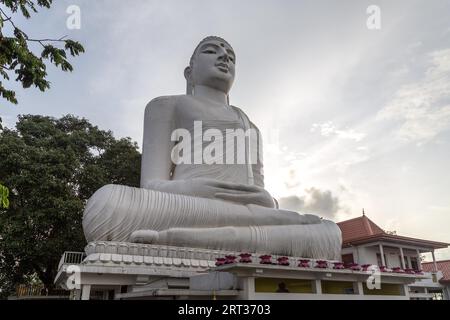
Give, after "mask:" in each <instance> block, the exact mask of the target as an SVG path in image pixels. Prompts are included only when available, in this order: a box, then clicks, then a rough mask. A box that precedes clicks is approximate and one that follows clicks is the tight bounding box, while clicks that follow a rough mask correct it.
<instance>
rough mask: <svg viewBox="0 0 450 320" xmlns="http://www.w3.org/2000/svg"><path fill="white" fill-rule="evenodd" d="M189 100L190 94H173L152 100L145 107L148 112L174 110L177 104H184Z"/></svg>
mask: <svg viewBox="0 0 450 320" xmlns="http://www.w3.org/2000/svg"><path fill="white" fill-rule="evenodd" d="M188 100H189V96H186V95H172V96H161V97H157V98H154V99H153V100H151V101H150V102H149V103H148V104H147V107H146V109H145V111H146V113H148V112H152V113H157V112H164V113H167V112H173V111H175V110H176V108H177V106H179V105H182V104H184V103H185V102H186V101H188Z"/></svg>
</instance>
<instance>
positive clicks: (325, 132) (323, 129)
mask: <svg viewBox="0 0 450 320" xmlns="http://www.w3.org/2000/svg"><path fill="white" fill-rule="evenodd" d="M317 131H318V132H320V134H321V135H322V136H324V137H330V136H336V137H338V138H340V139H349V140H353V141H356V142H360V141H361V140H363V139H364V138H365V137H366V134H365V133H362V132H356V131H355V130H353V129H345V130H342V129H338V128H337V127H336V126H335V125H334V124H333V122H332V121H328V122H325V123H314V124H313V125H312V127H311V132H317Z"/></svg>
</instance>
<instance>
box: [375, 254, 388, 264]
mask: <svg viewBox="0 0 450 320" xmlns="http://www.w3.org/2000/svg"><path fill="white" fill-rule="evenodd" d="M383 256H384V263H386V264H387V260H386V254H384V255H383ZM377 263H378V266H382V265H383V261H382V260H381V254H380V253H377ZM385 267H387V266H386V265H385Z"/></svg>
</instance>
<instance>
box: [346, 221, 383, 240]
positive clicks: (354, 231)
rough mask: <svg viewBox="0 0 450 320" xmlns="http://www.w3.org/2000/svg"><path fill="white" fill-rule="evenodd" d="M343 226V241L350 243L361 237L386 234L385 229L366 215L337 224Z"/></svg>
mask: <svg viewBox="0 0 450 320" xmlns="http://www.w3.org/2000/svg"><path fill="white" fill-rule="evenodd" d="M337 225H338V226H339V228H341V232H342V242H343V243H348V242H351V240H355V239H361V238H365V237H369V236H374V235H378V234H385V232H384V231H383V229H381V228H380V227H379V226H377V225H376V224H375V223H374V222H373V221H372V220H370V219H369V218H367V217H366V216H365V215H363V216H362V217H358V218H354V219H351V220H347V221H342V222H339V223H338V224H337Z"/></svg>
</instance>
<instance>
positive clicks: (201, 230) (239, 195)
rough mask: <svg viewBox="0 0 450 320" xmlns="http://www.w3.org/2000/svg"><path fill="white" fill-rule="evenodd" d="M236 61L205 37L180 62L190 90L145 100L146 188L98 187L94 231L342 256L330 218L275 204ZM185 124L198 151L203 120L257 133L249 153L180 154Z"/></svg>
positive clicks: (99, 236)
mask: <svg viewBox="0 0 450 320" xmlns="http://www.w3.org/2000/svg"><path fill="white" fill-rule="evenodd" d="M235 66H236V56H235V53H234V50H233V48H232V47H231V46H230V44H229V43H228V42H226V41H225V40H224V39H221V38H219V37H207V38H205V39H203V40H202V41H201V42H200V43H199V45H198V46H197V47H196V49H195V50H194V53H193V55H192V58H191V61H190V64H189V66H188V67H187V68H186V69H185V71H184V76H185V78H186V81H187V93H186V95H178V96H166V97H159V98H156V99H154V100H152V101H151V102H150V103H149V104H148V105H147V107H146V110H145V119H144V140H143V154H142V167H141V188H133V187H127V186H121V185H107V186H104V187H103V188H101V189H99V190H98V191H97V192H96V193H95V194H94V195H93V196H92V197H91V198H90V200H89V201H88V204H87V206H86V208H85V211H84V216H83V229H84V233H85V236H86V239H87V240H88V241H127V242H138V243H151V244H158V245H171V246H180V247H194V248H207V249H217V250H226V251H242V252H258V253H259V252H263V253H269V254H280V255H288V256H297V257H306V258H316V259H330V260H335V259H339V256H340V250H341V242H342V239H341V232H340V229H339V227H338V226H337V225H336V224H335V223H334V222H331V221H328V220H323V219H320V218H319V217H317V216H314V215H308V214H299V213H297V212H293V211H288V210H282V209H279V208H277V205H276V201H274V199H273V198H272V196H271V195H270V194H269V193H268V192H267V191H266V190H265V189H264V176H263V159H262V156H261V155H262V151H261V150H262V149H261V148H262V143H261V139H260V134H259V130H258V128H257V127H256V126H255V125H254V124H253V123H252V122H251V121H250V120H249V118H248V117H247V116H246V114H245V113H244V112H243V111H242V110H241V109H239V108H237V107H234V106H231V105H230V104H229V92H230V90H231V87H232V85H233V82H234V77H235ZM196 121H197V122H198V121H201V123H202V130H201V131H200V132H199V130H194V123H195V122H196ZM180 129H182V130H185V131H184V132H189V133H190V135H189V137H191V139H192V141H189V142H190V144H191V150H193V152H192V153H195V152H196V151H195V150H199V149H200V150H204V148H207V147H208V145H209V143H208V142H207V141H205V139H198V135H202V136H203V134H204V133H205V130H212V131H210V132H216V135H217V136H219V133H220V134H225V132H226V131H227V130H239V129H242V130H244V131H247V130H249V129H252V130H254V131H255V132H257V135H254V137H253V138H252V139H248V140H252V141H251V143H248V144H246V145H247V146H248V147H247V148H246V154H245V159H246V162H244V163H242V162H241V163H240V162H235V163H231V164H230V163H229V162H224V163H203V162H200V163H198V161H197V162H196V161H191V162H189V161H184V162H183V161H181V162H174V161H173V158H174V152H175V151H174V150H176V152H179V151H180V150H179V149H177V146H179V144H180V143H185V144H186V141H184V142H183V139H180V140H177V139H173V133H174V132H175V131H176V130H180ZM196 138H197V139H196ZM211 140H212V139H211ZM194 141H201V142H200V143H201V144H202V145H201V146H199V145H195V143H194ZM248 142H250V141H248ZM227 143H228V142H227ZM230 143H231V142H230ZM197 144H198V142H197ZM251 144H253V145H255V144H256V145H257V146H258V152H256V156H257V159H256V160H255V159H254V158H251V157H252V155H253V157H254V156H255V155H254V154H255V153H254V152H252V151H251V148H250V147H249V146H250V145H251ZM225 150H226V151H225ZM230 150H231V151H230ZM234 150H235V149H233V148H224V149H223V151H222V152H223V153H228V154H221V155H220V156H222V157H225V158H226V157H228V158H230V157H234V154H233V155H230V154H229V153H230V152H233V151H234ZM183 152H186V150H183ZM212 154H214V153H212ZM182 156H183V157H186V156H187V155H186V154H182ZM188 156H189V157H190V156H192V159H194V158H195V156H196V155H195V154H192V155H188ZM215 156H217V155H215Z"/></svg>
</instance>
